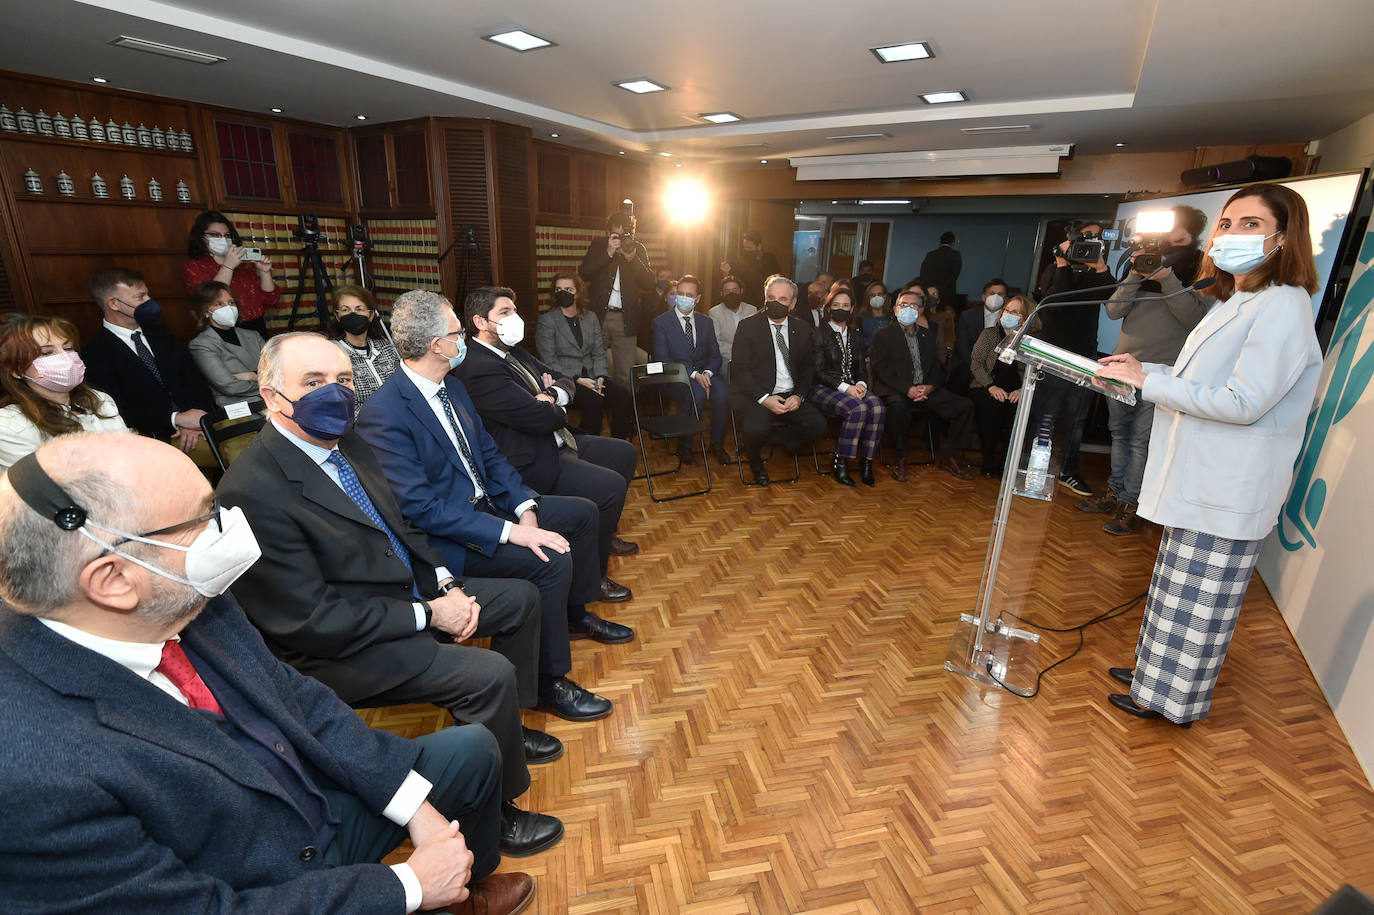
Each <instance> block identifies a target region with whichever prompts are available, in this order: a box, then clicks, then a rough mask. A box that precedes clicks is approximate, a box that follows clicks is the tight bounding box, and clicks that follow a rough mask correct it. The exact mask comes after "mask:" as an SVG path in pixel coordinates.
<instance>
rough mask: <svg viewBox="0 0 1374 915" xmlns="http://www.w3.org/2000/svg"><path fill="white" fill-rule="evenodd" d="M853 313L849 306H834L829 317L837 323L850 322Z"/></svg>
mask: <svg viewBox="0 0 1374 915" xmlns="http://www.w3.org/2000/svg"><path fill="white" fill-rule="evenodd" d="M852 314H853V312H852V311H851V310H850V309H848V308H832V309H830V314H829V315H827V319H828V320H830V321H833V322H835V323H836V324H848V323H849V316H850V315H852Z"/></svg>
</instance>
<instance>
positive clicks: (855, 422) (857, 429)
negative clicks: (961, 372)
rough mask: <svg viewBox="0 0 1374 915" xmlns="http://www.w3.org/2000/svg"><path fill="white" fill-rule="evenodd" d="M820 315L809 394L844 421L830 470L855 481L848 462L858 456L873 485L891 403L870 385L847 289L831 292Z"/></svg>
mask: <svg viewBox="0 0 1374 915" xmlns="http://www.w3.org/2000/svg"><path fill="white" fill-rule="evenodd" d="M822 315H823V321H822V323H821V326H820V327H819V328H817V329H816V341H817V342H816V386H815V387H813V388H812V389H811V396H810V398H809V399H810V400H811V402H812V403H814V404H815V405H816V407H817V409H819V410H820V411H821V412H822V413H824V414H825V415H826V416H833V417H836V418H838V419H840V420H842V421H843V425H842V426H841V428H840V437H839V439H838V441H836V443H835V458H834V461H833V462H832V464H831V468H830V472H831V474H832V475H833V476H834V477H835V479H836V480H837V481H839V482H840V483H842V484H844V485H845V486H853V485H854V479H853V477H851V476H850V475H849V462H850V461H851V460H853V459H854V458H856V457H857V458H859V479H861V480H863V481H864V484H865V485H867V486H872V485H874V483H875V479H874V476H873V458H874V457H876V456H877V454H878V447H879V445H881V444H882V440H883V425H884V424H885V423H886V422H887V404H885V403H883V399H882V398H881V397H879V396H878V395H877V394H874V393H872V392H870V391H869V390H868V351H867V349H866V348H865V347H864V342H863V334H861V333H860V332H859V331H858V329H857V327H856V323H857V322H855V320H854V298H853V296H852V295H851V294H850V292H849V290H847V289H843V288H840V289H836V290H834V291H833V292H831V293H830V295H829V297H827V298H826V300H825V307H824V309H823V310H822ZM861 449H862V450H861Z"/></svg>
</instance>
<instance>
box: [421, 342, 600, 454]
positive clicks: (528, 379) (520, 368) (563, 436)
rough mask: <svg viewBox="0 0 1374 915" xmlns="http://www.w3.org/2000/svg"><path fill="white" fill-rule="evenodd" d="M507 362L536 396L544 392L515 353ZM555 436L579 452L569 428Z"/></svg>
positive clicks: (508, 357)
mask: <svg viewBox="0 0 1374 915" xmlns="http://www.w3.org/2000/svg"><path fill="white" fill-rule="evenodd" d="M506 361H507V362H509V363H510V364H511V365H513V366H515V370H516V371H517V372H519V373H520V377H522V378H524V379H525V384H527V385H529V386H530V390H531V391H533V392H534V393H535V395H536V396H538V395H539V394H540V393H541V392H542V390H543V389H542V388H540V387H539V382H538V381H537V380H536V379H535V377H534V375H532V374H531V373H530V370H529V369H527V368H525V365H524V363H522V362H521V361H520V360H519V359H516V358H515V353H512V352H509V351H508V352H507V353H506ZM441 391H442V389H441ZM553 434H554V435H556V436H557V437H558V440H559V441H560V442H562V443H563V445H564V446H565V447H566V448H567V449H568V450H569V451H572V452H574V453H575V452H576V451H577V440H576V439H574V438H573V436H572V433H571V432H569V431H568V428H567V426H564V427H563V428H561V429H555V430H554V433H553Z"/></svg>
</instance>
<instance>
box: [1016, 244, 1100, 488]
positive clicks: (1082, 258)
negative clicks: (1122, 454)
mask: <svg viewBox="0 0 1374 915" xmlns="http://www.w3.org/2000/svg"><path fill="white" fill-rule="evenodd" d="M1101 239H1102V224H1101V223H1100V222H1085V223H1083V224H1081V225H1080V226H1079V228H1078V231H1077V232H1076V233H1071V234H1070V236H1069V237H1068V238H1066V239H1065V240H1064V241H1063V243H1061V244H1060V245H1059V247H1058V249H1056V251H1055V257H1054V265H1055V266H1054V273H1053V274H1052V276H1051V277H1050V280H1049V286H1048V288H1047V289H1045V290H1044V295H1043V296H1041V300H1042V301H1043V300H1044V298H1045V297H1048V296H1051V295H1059V294H1060V293H1074V292H1076V293H1078V294H1076V295H1063V296H1061V297H1060V298H1059V299H1058V301H1060V302H1064V301H1069V302H1073V301H1081V302H1083V303H1084V304H1082V305H1063V306H1060V307H1057V308H1054V309H1053V310H1047V311H1046V312H1045V313H1044V314H1043V316H1042V321H1043V324H1042V327H1043V329H1042V331H1041V333H1040V334H1039V336H1040V337H1041V338H1042V339H1044V340H1045V341H1046V342H1047V343H1053V344H1054V345H1055V346H1062V347H1063V348H1064V349H1067V350H1071V351H1072V352H1075V353H1078V354H1079V355H1080V356H1087V357H1088V358H1089V359H1096V358H1097V317H1098V312H1099V310H1100V307H1101V306H1100V305H1098V304H1097V303H1098V302H1099V301H1100V300H1101V299H1103V298H1104V296H1103V295H1102V294H1101V293H1099V292H1097V289H1098V287H1100V286H1110V285H1112V283H1113V282H1114V280H1113V277H1112V273H1111V270H1110V269H1108V267H1107V261H1106V259H1105V254H1104V249H1103V245H1102V241H1101ZM1090 256H1091V257H1093V259H1091V260H1088V259H1087V258H1088V257H1090ZM1042 284H1043V280H1042ZM1093 397H1094V391H1093V390H1092V389H1091V388H1084V387H1079V386H1078V385H1076V384H1074V383H1073V382H1071V381H1065V380H1064V379H1062V378H1058V377H1053V376H1051V377H1048V378H1046V379H1045V381H1044V382H1043V383H1042V384H1041V386H1040V389H1039V390H1038V391H1037V392H1036V405H1035V406H1036V411H1035V412H1036V415H1037V420H1036V422H1037V424H1038V423H1039V422H1040V418H1042V417H1045V416H1051V417H1055V418H1056V419H1057V421H1058V422H1059V424H1060V430H1061V434H1062V435H1063V449H1064V460H1063V463H1062V464H1061V465H1060V470H1059V485H1060V486H1062V487H1064V488H1065V489H1067V490H1069V491H1070V492H1073V493H1076V494H1077V495H1080V496H1085V497H1087V496H1091V495H1092V494H1093V491H1092V487H1091V486H1089V485H1088V484H1087V483H1084V482H1083V480H1082V478H1081V477H1080V476H1079V470H1078V449H1079V446H1080V445H1082V444H1083V430H1084V426H1085V425H1086V424H1087V421H1088V411H1089V410H1090V409H1091V408H1092V403H1093Z"/></svg>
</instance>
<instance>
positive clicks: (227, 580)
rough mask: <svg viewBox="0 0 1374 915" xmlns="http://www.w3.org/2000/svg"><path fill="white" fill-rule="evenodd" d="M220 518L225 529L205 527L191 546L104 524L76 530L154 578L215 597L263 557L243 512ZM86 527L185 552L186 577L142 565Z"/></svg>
mask: <svg viewBox="0 0 1374 915" xmlns="http://www.w3.org/2000/svg"><path fill="white" fill-rule="evenodd" d="M219 515H220V523H221V524H222V525H223V526H224V529H223V530H220V529H218V528H217V527H216V526H215V525H214V524H213V523H211V524H207V525H206V526H205V530H203V531H201V532H200V533H199V534H197V535H196V539H195V540H193V541H191V545H190V546H181V545H179V544H176V543H168V542H166V541H165V540H152V539H149V538H147V537H140V536H138V535H137V534H130V533H126V532H125V531H121V530H116V529H115V528H112V527H105V526H104V525H103V524H96V523H95V522H94V521H89V520H88V521H87V522H86V523H85V524H84V525H83V526H82V527H80V528H78V530H80V532H81V533H82V534H84V535H85V536H86V537H88V538H90V539H91V540H92V541H94V542H95V543H97V544H99V545H100V546H101V547H103V548H105V549H107V550H109V551H110V552H111V553H114V554H115V555H116V556H122V557H124V558H125V559H127V560H129V561H130V562H132V563H133V564H134V565H138V566H142V567H143V568H145V569H147V570H148V571H149V572H152V573H153V574H154V575H161V576H162V577H163V578H167V579H171V580H172V581H175V582H178V583H179V584H183V585H189V586H190V587H192V588H195V589H196V591H197V592H199V593H200V594H203V595H204V596H206V597H216V596H218V595H220V594H223V593H224V592H225V591H227V590H229V586H230V585H232V584H233V583H234V582H235V581H237V580H238V577H239V576H240V575H242V574H243V573H244V572H246V571H248V568H249V567H250V566H252V565H253V563H255V562H257V561H258V557H260V556H262V548H261V547H259V546H258V539H257V538H256V537H255V536H253V528H252V527H250V526H249V524H248V516H247V515H245V514H244V513H243V509H241V508H238V507H237V506H236V507H234V508H221V509H220V513H219ZM87 527H94V528H99V529H100V530H102V531H107V532H109V533H111V534H115V535H117V536H119V537H122V538H124V539H125V540H134V541H137V542H138V543H151V544H152V545H153V546H160V547H165V548H166V549H169V550H177V551H179V552H182V553H185V554H186V577H185V578H183V577H182V576H180V575H177V574H176V573H174V572H169V571H167V570H166V569H160V568H158V567H157V566H155V565H153V564H152V563H150V562H145V561H143V560H142V559H138V558H136V557H134V556H130V555H129V554H128V553H125V552H122V551H120V550H119V549H117V548H116V547H113V546H111V545H110V544H109V543H106V542H105V541H103V540H101V539H100V538H99V537H96V536H94V535H93V534H91V532H90V531H88V530H86V528H87Z"/></svg>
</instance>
